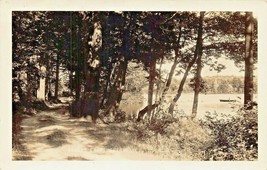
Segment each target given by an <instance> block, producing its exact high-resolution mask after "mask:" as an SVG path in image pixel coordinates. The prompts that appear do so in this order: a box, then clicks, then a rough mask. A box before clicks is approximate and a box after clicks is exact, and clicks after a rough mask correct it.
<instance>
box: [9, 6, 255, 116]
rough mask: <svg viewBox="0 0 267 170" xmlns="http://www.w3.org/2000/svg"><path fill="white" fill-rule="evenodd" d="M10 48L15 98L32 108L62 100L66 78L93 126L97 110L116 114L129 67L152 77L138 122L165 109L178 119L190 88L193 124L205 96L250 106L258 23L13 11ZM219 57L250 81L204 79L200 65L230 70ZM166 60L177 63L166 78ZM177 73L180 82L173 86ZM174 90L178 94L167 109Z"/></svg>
mask: <svg viewBox="0 0 267 170" xmlns="http://www.w3.org/2000/svg"><path fill="white" fill-rule="evenodd" d="M12 43H13V44H12V60H13V65H12V83H13V85H12V99H13V102H17V103H21V104H22V105H24V106H25V107H26V109H27V110H30V109H31V107H32V105H31V103H34V101H35V100H37V99H41V100H50V101H54V102H57V101H59V100H58V98H59V91H60V83H59V82H60V79H64V77H61V76H62V75H60V72H64V73H67V75H68V78H65V79H67V80H68V82H66V85H67V87H68V90H69V92H70V94H72V95H73V97H74V101H73V103H72V104H71V109H70V111H71V114H72V115H73V116H76V117H81V116H85V115H88V114H90V115H92V117H93V120H95V119H96V118H98V117H99V113H100V112H101V113H102V114H103V115H104V116H105V115H107V114H109V113H111V112H112V113H114V114H116V112H117V111H118V109H119V104H120V101H121V99H122V95H123V93H124V92H125V88H126V85H127V84H129V82H127V79H126V75H129V74H134V72H135V68H131V70H130V71H131V72H130V73H129V67H128V64H129V63H130V62H134V63H137V66H136V69H137V68H138V67H140V66H141V67H142V69H143V70H145V71H146V73H147V74H148V76H147V77H146V83H147V95H148V97H147V98H148V101H147V106H146V107H145V108H144V109H142V110H141V111H142V112H141V114H139V117H138V119H142V117H143V115H144V114H146V113H147V115H148V116H147V117H148V118H149V120H152V119H153V118H154V114H155V112H153V110H155V108H157V107H160V106H162V105H168V111H167V112H168V114H171V115H173V112H174V108H175V107H176V104H177V103H178V101H179V98H180V96H181V95H182V93H183V92H184V91H185V85H186V84H187V83H186V82H188V84H190V87H191V88H192V89H193V92H194V102H193V103H192V117H193V118H194V117H195V116H196V115H197V108H198V97H199V94H200V93H202V92H205V91H206V92H209V93H213V92H214V93H220V91H221V92H225V91H227V90H228V91H229V93H232V92H238V93H244V106H245V108H246V109H248V110H249V109H252V108H253V105H252V104H251V103H252V102H253V93H254V92H255V81H253V70H254V64H255V63H256V62H257V20H256V19H255V18H253V15H252V12H213V11H207V12H204V11H202V12H127V11H123V12H104V11H102V12H96V11H94V12H88V11H80V12H78V11H75V12H74V11H68V12H65V11H60V12H56V11H48V12H47V11H21V12H19V11H15V12H12ZM221 57H226V58H227V59H230V60H232V61H233V62H234V63H235V64H236V66H237V67H240V68H242V67H243V69H244V77H245V78H244V79H241V78H232V79H224V78H221V79H220V78H219V79H217V80H216V81H215V80H214V79H211V80H209V79H206V80H205V79H204V78H203V77H204V76H205V75H202V73H201V71H202V68H203V67H209V68H211V69H213V70H216V71H221V70H222V69H224V68H225V66H224V65H223V63H219V62H218V59H220V58H221ZM166 62H172V66H171V69H170V72H169V73H167V77H166V76H163V75H165V74H163V70H162V68H161V66H162V65H163V64H164V63H166ZM157 65H159V66H160V67H159V68H158V67H157ZM175 74H179V75H181V76H182V79H181V81H179V82H178V81H173V79H174V78H173V77H174V75H175ZM190 74H191V75H193V77H194V78H193V79H191V80H189V78H188V75H190ZM64 75H66V74H64ZM138 78H139V77H136V80H138ZM216 86H217V87H216ZM226 86H229V87H226ZM174 87H176V89H175V91H176V92H175V93H176V95H175V96H174V98H173V100H172V102H171V103H165V102H164V101H165V100H164V99H165V98H166V95H167V94H168V93H169V92H170V89H171V88H174ZM228 91H227V92H228Z"/></svg>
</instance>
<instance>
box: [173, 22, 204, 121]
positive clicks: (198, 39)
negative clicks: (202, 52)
mask: <svg viewBox="0 0 267 170" xmlns="http://www.w3.org/2000/svg"><path fill="white" fill-rule="evenodd" d="M202 19H203V18H202ZM202 19H201V17H200V18H199V21H200V23H201V22H202V21H201V20H202ZM199 27H200V24H199ZM201 28H202V26H201ZM199 33H200V31H199V30H198V38H197V42H196V47H198V46H199V45H198V44H199V43H201V42H200V41H201V39H202V35H201V36H200V35H199ZM197 51H198V49H197V48H196V49H195V52H194V57H193V59H192V60H191V62H189V64H188V66H187V68H186V70H185V73H184V76H183V78H182V81H181V83H180V85H179V88H178V90H177V93H176V95H175V97H174V98H173V100H172V102H171V104H170V106H169V113H170V114H171V115H172V116H173V111H174V107H175V104H176V102H177V101H178V100H179V98H180V97H181V94H182V92H183V87H184V84H185V81H186V78H187V76H188V74H189V71H190V70H191V68H192V66H193V65H194V63H195V62H196V59H197V57H198V53H197Z"/></svg>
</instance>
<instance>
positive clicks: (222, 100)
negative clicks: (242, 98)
mask: <svg viewBox="0 0 267 170" xmlns="http://www.w3.org/2000/svg"><path fill="white" fill-rule="evenodd" d="M220 102H236V100H231V99H220Z"/></svg>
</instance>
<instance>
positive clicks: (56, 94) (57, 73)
mask: <svg viewBox="0 0 267 170" xmlns="http://www.w3.org/2000/svg"><path fill="white" fill-rule="evenodd" d="M58 85H59V56H57V61H56V82H55V96H54V97H55V99H56V100H57V99H58Z"/></svg>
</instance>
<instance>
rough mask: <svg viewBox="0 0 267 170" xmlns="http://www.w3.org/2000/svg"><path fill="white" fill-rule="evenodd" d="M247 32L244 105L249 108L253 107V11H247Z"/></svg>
mask: <svg viewBox="0 0 267 170" xmlns="http://www.w3.org/2000/svg"><path fill="white" fill-rule="evenodd" d="M245 26H246V32H245V45H246V52H245V80H244V87H245V88H244V105H245V108H246V109H247V110H250V109H252V108H253V104H252V102H253V48H252V35H253V29H254V23H253V16H252V12H246V23H245Z"/></svg>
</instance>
